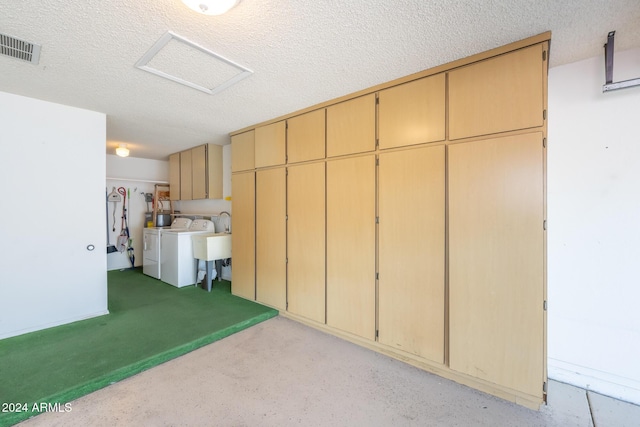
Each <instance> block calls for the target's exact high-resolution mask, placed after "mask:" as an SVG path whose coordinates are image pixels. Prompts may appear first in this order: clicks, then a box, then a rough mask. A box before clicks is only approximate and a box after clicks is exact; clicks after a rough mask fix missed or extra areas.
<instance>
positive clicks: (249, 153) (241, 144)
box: [231, 130, 256, 172]
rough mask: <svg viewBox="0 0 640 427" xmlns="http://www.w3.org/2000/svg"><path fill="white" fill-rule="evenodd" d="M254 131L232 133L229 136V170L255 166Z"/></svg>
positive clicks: (237, 170)
mask: <svg viewBox="0 0 640 427" xmlns="http://www.w3.org/2000/svg"><path fill="white" fill-rule="evenodd" d="M255 167H256V165H255V131H254V130H250V131H248V132H244V133H240V134H238V135H233V136H232V137H231V172H239V171H246V170H251V169H253V168H255Z"/></svg>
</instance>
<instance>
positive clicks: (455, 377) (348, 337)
mask: <svg viewBox="0 0 640 427" xmlns="http://www.w3.org/2000/svg"><path fill="white" fill-rule="evenodd" d="M280 315H281V316H283V317H286V318H288V319H291V320H295V321H297V322H300V323H302V324H305V325H307V326H310V327H312V328H315V329H318V330H320V331H323V332H326V333H328V334H330V335H333V336H336V337H338V338H342V339H344V340H345V341H349V342H351V343H353V344H356V345H359V346H361V347H365V348H368V349H369V350H372V351H375V352H378V353H381V354H384V355H386V356H389V357H392V358H394V359H396V360H399V361H401V362H405V363H407V364H409V365H412V366H415V367H416V368H419V369H422V370H424V371H427V372H430V373H432V374H434V375H438V376H440V377H442V378H446V379H448V380H451V381H454V382H457V383H458V384H462V385H465V386H467V387H470V388H473V389H475V390H479V391H481V392H484V393H487V394H491V395H493V396H496V397H499V398H501V399H504V400H507V401H509V402H513V403H516V404H518V405H521V406H524V407H527V408H529V409H534V410H536V411H537V410H539V409H540V406H541V405H542V403H543V400H542V396H539V397H538V396H531V395H529V394H525V393H522V392H519V391H517V390H513V389H510V388H507V387H502V386H500V385H497V384H493V383H490V382H487V381H484V380H482V379H479V378H474V377H471V376H469V375H466V374H463V373H460V372H456V371H454V370H452V369H450V368H449V367H447V366H446V365H443V364H439V363H436V362H432V361H429V360H427V359H423V358H420V357H418V356H415V355H413V354H411V353H407V352H403V351H401V350H398V349H395V348H392V347H388V346H385V345H383V344H379V343H378V342H375V341H369V340H366V339H364V338H361V337H358V336H357V335H353V334H350V333H348V332H344V331H341V330H339V329H335V328H332V327H331V326H328V325H326V324H323V323H318V322H315V321H313V320H310V319H306V318H304V317H301V316H298V315H295V314H291V313H289V312H286V311H284V310H280ZM541 391H542V390H541Z"/></svg>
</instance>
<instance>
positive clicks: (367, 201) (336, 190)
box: [327, 155, 376, 340]
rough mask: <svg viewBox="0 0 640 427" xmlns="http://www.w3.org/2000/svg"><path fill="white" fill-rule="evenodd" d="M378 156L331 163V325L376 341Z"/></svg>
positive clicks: (329, 281)
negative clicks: (376, 184)
mask: <svg viewBox="0 0 640 427" xmlns="http://www.w3.org/2000/svg"><path fill="white" fill-rule="evenodd" d="M375 178H376V166H375V156H373V155H367V156H363V157H351V158H346V159H340V160H334V161H329V162H327V325H329V326H332V327H335V328H338V329H341V330H343V331H346V332H349V333H352V334H355V335H358V336H361V337H364V338H367V339H370V340H374V339H375V329H376V328H375V306H376V300H375V248H376V238H375V188H376V187H375Z"/></svg>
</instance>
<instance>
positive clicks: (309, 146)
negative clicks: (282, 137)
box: [287, 108, 325, 163]
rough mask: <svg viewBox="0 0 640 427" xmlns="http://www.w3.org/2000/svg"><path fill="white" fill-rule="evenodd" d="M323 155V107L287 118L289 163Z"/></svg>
mask: <svg viewBox="0 0 640 427" xmlns="http://www.w3.org/2000/svg"><path fill="white" fill-rule="evenodd" d="M324 157H325V109H324V108H323V109H321V110H315V111H311V112H309V113H305V114H302V115H300V116H296V117H292V118H290V119H288V120H287V159H288V162H289V163H296V162H304V161H307V160H318V159H323V158H324Z"/></svg>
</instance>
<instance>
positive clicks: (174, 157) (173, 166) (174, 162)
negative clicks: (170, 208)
mask: <svg viewBox="0 0 640 427" xmlns="http://www.w3.org/2000/svg"><path fill="white" fill-rule="evenodd" d="M169 199H170V200H180V153H173V154H171V155H170V156H169Z"/></svg>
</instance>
